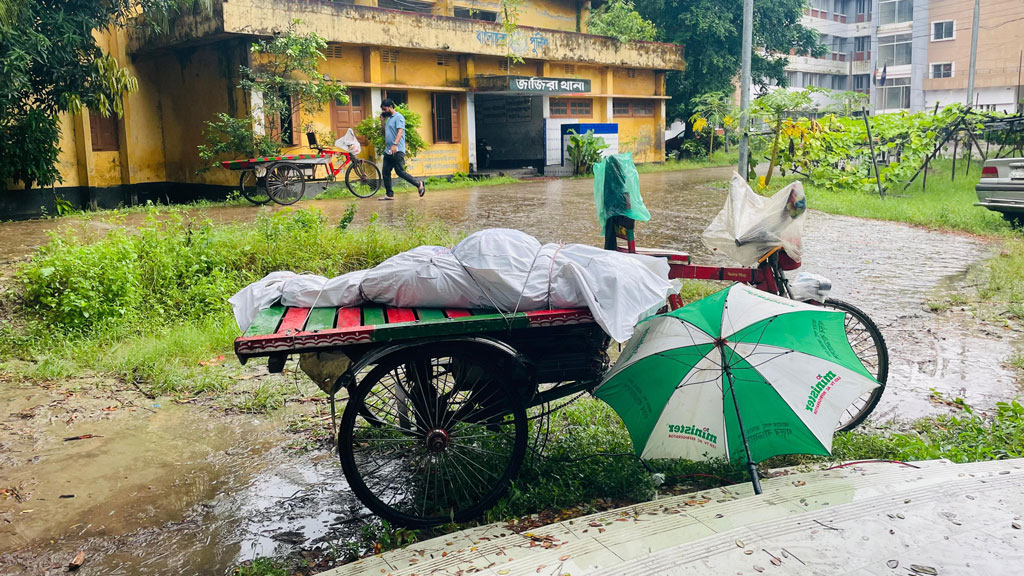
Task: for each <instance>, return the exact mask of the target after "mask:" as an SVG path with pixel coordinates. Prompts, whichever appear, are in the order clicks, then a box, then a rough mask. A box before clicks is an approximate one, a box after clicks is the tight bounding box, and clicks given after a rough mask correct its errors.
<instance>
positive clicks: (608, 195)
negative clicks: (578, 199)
mask: <svg viewBox="0 0 1024 576" xmlns="http://www.w3.org/2000/svg"><path fill="white" fill-rule="evenodd" d="M594 204H595V205H596V206H597V220H598V222H600V223H601V230H604V228H605V222H607V221H608V219H609V218H611V217H613V216H626V217H628V218H632V219H633V220H636V221H637V222H647V221H648V220H650V219H651V213H650V212H648V211H647V206H644V200H643V198H641V197H640V175H639V174H638V173H637V171H636V165H634V164H633V154H632V153H630V152H627V153H625V154H613V155H611V156H608V157H607V158H605V159H604V160H602V161H600V162H598V163H597V164H595V165H594Z"/></svg>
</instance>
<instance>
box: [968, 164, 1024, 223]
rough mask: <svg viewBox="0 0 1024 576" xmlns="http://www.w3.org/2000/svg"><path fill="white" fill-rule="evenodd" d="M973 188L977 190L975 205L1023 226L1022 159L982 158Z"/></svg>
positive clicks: (1023, 190)
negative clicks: (977, 178) (982, 162)
mask: <svg viewBox="0 0 1024 576" xmlns="http://www.w3.org/2000/svg"><path fill="white" fill-rule="evenodd" d="M974 189H975V191H976V192H977V193H978V202H976V203H975V204H974V205H975V206H984V207H985V208H988V209H989V210H994V211H996V212H999V213H1001V214H1002V215H1003V218H1006V219H1007V220H1008V221H1009V222H1010V223H1011V224H1014V225H1015V226H1024V158H998V159H993V160H986V161H985V165H984V166H983V167H982V169H981V180H979V181H978V185H977V186H975V187H974Z"/></svg>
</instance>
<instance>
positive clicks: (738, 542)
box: [736, 540, 743, 548]
mask: <svg viewBox="0 0 1024 576" xmlns="http://www.w3.org/2000/svg"><path fill="white" fill-rule="evenodd" d="M736 546H738V547H740V548H743V540H737V541H736Z"/></svg>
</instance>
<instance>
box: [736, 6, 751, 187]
mask: <svg viewBox="0 0 1024 576" xmlns="http://www.w3.org/2000/svg"><path fill="white" fill-rule="evenodd" d="M753 52H754V0H743V65H742V66H741V68H740V150H739V152H740V162H739V171H740V175H741V176H743V179H744V180H745V179H746V178H747V175H748V174H749V173H750V170H749V168H748V166H749V165H750V164H749V162H748V160H749V158H750V137H749V136H748V135H747V132H748V131H749V130H750V59H751V55H752V54H753Z"/></svg>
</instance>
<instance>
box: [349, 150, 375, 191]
mask: <svg viewBox="0 0 1024 576" xmlns="http://www.w3.org/2000/svg"><path fill="white" fill-rule="evenodd" d="M380 182H381V177H380V168H377V165H376V164H374V163H373V162H366V161H364V160H359V159H354V160H353V162H352V165H351V166H349V167H348V170H345V186H348V191H349V192H351V193H352V194H355V195H356V196H358V197H359V198H369V197H370V196H373V195H374V194H376V193H377V190H380Z"/></svg>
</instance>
